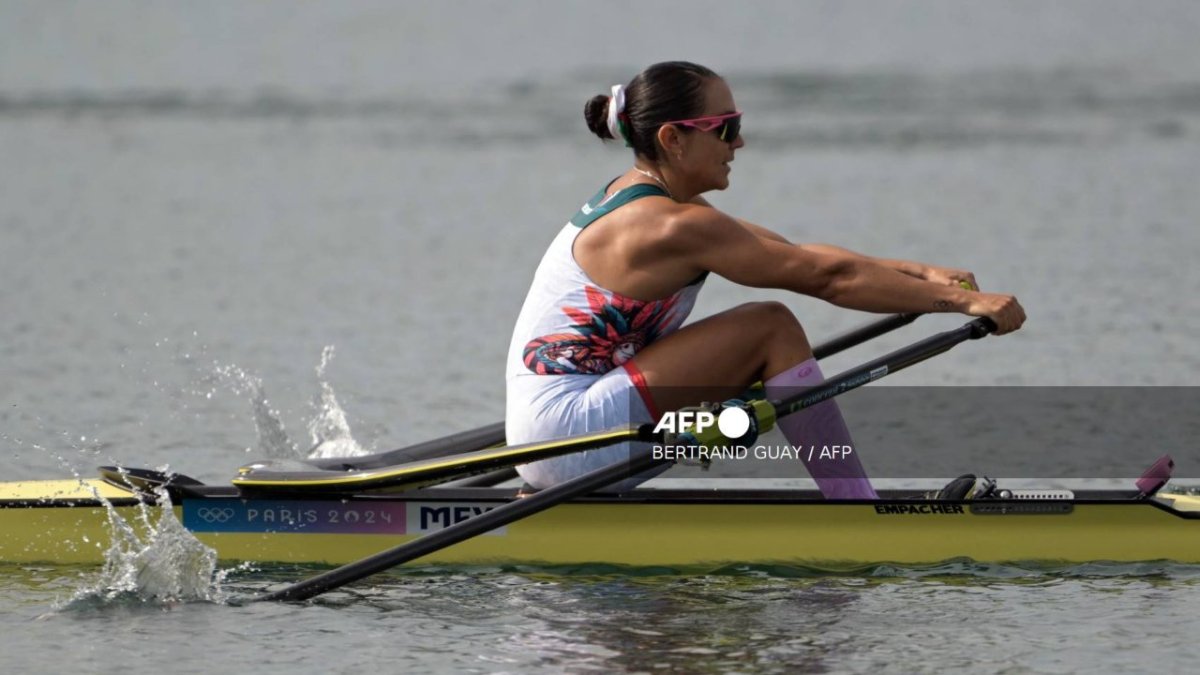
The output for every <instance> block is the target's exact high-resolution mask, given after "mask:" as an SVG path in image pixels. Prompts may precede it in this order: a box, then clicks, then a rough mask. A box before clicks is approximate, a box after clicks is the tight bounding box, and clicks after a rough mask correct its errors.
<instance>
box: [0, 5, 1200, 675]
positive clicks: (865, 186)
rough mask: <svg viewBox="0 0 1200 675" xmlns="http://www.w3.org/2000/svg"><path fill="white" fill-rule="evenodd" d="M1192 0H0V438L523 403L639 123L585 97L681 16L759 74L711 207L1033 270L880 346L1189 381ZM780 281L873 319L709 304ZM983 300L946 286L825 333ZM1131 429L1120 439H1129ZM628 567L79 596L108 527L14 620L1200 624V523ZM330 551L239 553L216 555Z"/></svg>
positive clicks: (58, 650)
mask: <svg viewBox="0 0 1200 675" xmlns="http://www.w3.org/2000/svg"><path fill="white" fill-rule="evenodd" d="M635 16H636V17H637V20H636V21H635V20H634V19H633V17H635ZM1197 29H1200V7H1197V6H1196V5H1195V4H1193V3H1187V2H1150V3H1138V4H1136V5H1134V4H1131V3H1122V2H1109V1H1100V2H1095V1H1088V2H1059V3H1053V4H1048V3H1036V2H1013V3H984V2H949V1H947V2H920V3H915V4H905V5H899V4H894V3H886V2H865V3H855V4H853V5H852V6H846V5H843V4H841V3H819V2H799V3H794V2H761V3H754V4H752V5H748V6H745V7H742V6H737V7H735V6H732V5H729V4H728V3H715V2H688V3H675V2H662V3H632V2H609V3H605V4H604V5H598V4H596V3H585V2H560V3H533V2H518V3H509V4H506V5H504V7H503V11H501V9H500V7H499V6H498V5H495V4H491V3H483V2H465V3H452V4H450V3H447V4H435V3H423V4H416V3H411V4H402V5H397V4H393V3H386V2H377V3H369V2H348V3H337V4H336V5H334V4H327V5H303V6H295V5H294V4H293V3H289V2H260V3H254V4H253V5H246V4H244V3H234V2H230V3H206V4H205V5H203V6H200V5H193V4H191V3H183V2H166V3H158V4H155V5H144V4H142V3H135V2H115V3H105V4H104V5H92V4H83V3H80V4H62V5H59V4H53V5H52V4H47V3H37V2H27V3H6V4H4V5H3V6H0V173H2V175H3V177H4V178H3V180H0V306H2V307H3V308H4V310H5V314H6V320H5V321H4V322H3V323H2V324H0V449H2V450H3V452H4V456H5V457H6V458H7V459H6V462H5V469H6V471H7V473H8V475H9V476H10V477H13V478H36V477H57V476H63V475H68V473H67V472H68V471H75V472H79V473H81V474H83V475H90V474H91V472H92V471H93V467H95V466H96V465H98V464H108V463H114V462H119V463H124V464H127V465H131V466H147V467H161V466H165V465H169V466H170V467H171V468H172V469H174V470H177V471H181V472H184V473H187V474H189V475H192V476H195V477H197V478H200V479H203V480H206V481H214V482H219V481H226V480H228V478H229V477H230V475H231V474H232V471H233V469H234V468H235V467H236V466H238V465H240V464H243V463H245V462H247V461H249V460H251V459H256V458H259V457H262V456H266V455H275V456H279V455H292V456H299V455H302V454H304V453H305V452H306V451H307V450H308V449H309V448H310V447H311V446H313V445H314V444H316V443H317V442H321V441H326V442H336V443H338V444H341V445H340V447H343V448H345V449H347V450H349V451H378V450H386V449H390V448H393V447H398V446H402V445H405V444H407V443H410V442H416V441H420V440H423V439H426V438H431V437H434V436H437V435H441V434H444V433H448V432H450V431H454V430H461V429H467V428H472V427H475V426H479V425H482V424H487V423H489V422H492V421H495V420H498V419H501V418H502V417H503V408H504V401H503V392H504V389H503V359H504V355H505V351H506V348H507V344H508V338H509V331H510V330H511V328H512V323H513V321H514V319H515V316H516V312H517V310H518V309H519V307H520V304H521V301H522V299H523V295H524V292H525V290H526V288H527V287H528V284H529V281H530V278H531V276H532V272H533V269H534V266H535V265H536V263H537V261H538V259H539V258H540V257H541V255H542V252H543V250H544V248H545V246H546V245H547V244H548V243H549V241H550V239H551V237H552V236H553V235H554V233H556V232H557V230H558V228H559V227H561V225H562V223H563V222H565V220H566V219H567V218H569V217H570V216H571V215H572V214H573V213H574V211H575V210H576V209H577V207H578V205H579V204H580V203H582V201H583V200H585V199H586V198H588V197H589V196H590V195H592V194H593V193H594V192H595V190H596V189H597V188H598V187H599V186H600V185H602V184H603V183H604V182H605V181H606V180H608V179H609V178H611V177H612V176H613V175H616V174H617V173H619V172H621V171H623V170H624V168H625V167H626V166H627V165H628V163H629V157H628V155H627V154H626V151H625V150H624V149H623V148H620V147H618V146H616V145H614V144H609V145H607V146H606V145H603V144H601V143H599V142H597V139H595V138H594V137H593V136H591V135H590V134H589V133H588V132H587V130H586V128H585V126H584V125H583V121H582V115H581V114H580V113H581V110H582V103H583V102H584V101H585V100H586V99H587V98H589V97H590V96H592V95H595V94H598V93H602V92H605V91H607V89H608V87H609V86H610V85H611V84H613V83H616V82H626V81H628V80H629V79H630V78H631V77H632V76H633V75H634V74H635V73H636V72H637V71H638V70H639V69H640V68H642V67H644V66H645V65H647V64H649V63H651V62H654V61H658V60H665V59H678V58H683V59H689V60H694V61H698V62H701V63H704V64H706V65H709V66H711V67H713V68H714V69H716V70H717V71H718V72H721V73H722V74H723V75H725V76H726V78H727V79H728V81H729V82H730V84H731V86H732V88H733V91H734V95H735V97H736V99H737V102H738V105H739V107H740V108H741V109H743V110H745V111H746V118H745V126H744V134H745V138H746V141H747V144H746V147H745V148H744V149H742V150H740V151H739V152H738V158H737V162H736V163H735V164H734V165H733V166H734V171H733V174H732V187H731V188H730V189H729V190H728V191H726V192H724V193H721V194H717V195H713V196H712V201H713V202H714V203H715V204H716V205H717V206H719V207H720V208H722V209H725V210H727V211H729V212H731V213H735V214H738V215H740V216H743V217H746V218H748V219H750V220H754V221H756V222H760V223H763V224H766V225H768V226H770V227H772V228H774V229H777V230H779V231H780V232H782V233H784V234H786V235H788V236H790V237H792V238H793V239H796V240H800V241H820V242H830V243H835V244H839V245H842V246H846V247H849V248H853V249H857V250H862V251H864V252H867V253H871V254H876V255H881V256H887V257H899V258H912V259H918V260H925V261H928V262H936V263H941V264H945V265H952V266H958V267H964V268H967V269H970V270H972V271H974V272H975V273H976V276H977V278H978V279H979V281H980V283H981V285H982V286H983V287H984V288H985V289H988V290H997V291H1005V292H1011V293H1015V294H1016V295H1018V297H1019V298H1020V299H1021V301H1022V303H1023V304H1024V305H1025V307H1026V309H1027V310H1028V314H1029V322H1028V324H1027V326H1026V328H1025V329H1024V330H1022V331H1020V332H1019V333H1017V334H1014V335H1013V336H1011V337H1003V338H998V339H987V340H984V341H981V342H977V343H971V344H969V345H963V346H961V347H959V348H957V349H956V350H955V351H953V352H951V353H948V354H945V355H942V356H939V357H937V358H936V359H934V360H932V361H929V362H928V363H925V364H922V365H920V366H917V367H915V368H912V369H910V370H908V371H906V372H905V373H903V374H901V375H897V376H896V377H895V378H894V380H893V381H890V382H887V383H886V384H888V385H904V386H906V387H907V386H913V387H915V386H942V387H952V386H971V387H992V386H996V385H1004V386H1010V387H1020V386H1024V387H1031V386H1038V387H1049V386H1056V387H1057V386H1063V387H1094V388H1101V387H1104V388H1108V387H1126V386H1130V385H1138V386H1144V387H1167V386H1174V387H1191V386H1194V385H1196V384H1197V383H1200V350H1197V349H1196V347H1195V337H1194V336H1195V335H1196V334H1197V332H1198V331H1200V312H1197V311H1196V310H1197V308H1198V306H1197V303H1196V300H1195V298H1197V297H1200V268H1198V267H1197V266H1196V265H1195V264H1194V259H1195V257H1196V255H1197V253H1198V252H1200V228H1197V223H1198V222H1200V191H1197V190H1196V187H1195V186H1196V176H1198V175H1200V47H1198V46H1197V42H1196V40H1195V35H1196V34H1197ZM758 299H776V300H780V301H783V302H785V303H786V304H787V305H788V306H789V307H791V308H792V309H793V310H794V311H795V312H796V314H797V316H799V317H800V318H801V320H802V321H803V322H804V323H805V326H806V328H807V330H808V332H809V334H810V335H811V336H813V337H814V338H816V339H818V340H819V339H820V338H821V337H823V336H828V335H831V334H834V333H836V332H838V331H841V330H844V329H846V328H849V327H852V326H855V325H858V324H860V323H862V322H863V321H864V320H866V319H868V318H869V317H868V316H866V315H863V314H860V313H856V312H849V311H845V310H839V309H837V308H833V307H830V306H828V305H824V304H822V303H820V302H819V301H816V300H813V299H810V298H803V297H796V296H790V295H787V294H784V293H778V292H765V291H755V290H752V289H745V288H740V287H736V286H734V285H732V284H729V283H727V282H724V281H721V280H713V281H711V282H710V283H709V284H708V285H707V287H706V289H705V291H704V293H703V294H702V296H701V301H700V303H699V304H698V306H697V310H696V314H695V316H704V315H707V314H711V313H714V312H717V311H721V310H722V309H724V308H727V307H729V306H732V305H735V304H738V303H741V302H747V301H751V300H758ZM962 321H963V319H962V318H961V317H953V316H939V317H926V318H923V319H921V320H920V321H918V322H916V323H915V324H914V325H912V326H910V327H908V328H905V329H903V330H901V331H898V332H897V333H895V334H892V335H888V336H886V337H884V338H880V339H878V340H876V341H874V342H872V343H871V344H870V345H868V346H864V347H860V348H858V349H856V350H854V351H852V352H849V353H847V354H844V355H839V356H837V357H835V358H833V359H830V361H829V364H828V365H827V366H825V367H824V368H825V371H826V372H827V373H832V372H837V371H839V370H841V369H843V368H846V367H850V366H852V365H854V364H856V363H859V362H862V361H863V360H865V359H867V358H870V357H873V356H875V355H878V354H882V353H884V352H885V351H888V350H890V349H894V348H896V347H899V346H901V345H904V344H907V343H909V342H912V341H915V340H917V339H919V338H921V337H924V336H925V335H928V334H931V333H932V332H935V331H937V330H943V329H946V328H949V327H953V326H956V325H959V324H960V323H962ZM929 414H930V416H931V417H935V416H936V411H930V412H929ZM1048 414H1054V413H1053V412H1051V413H1048ZM340 415H344V419H343V418H342V417H341V416H340ZM910 424H913V422H911V421H910ZM1126 431H1127V430H1126ZM864 433H866V432H864ZM1155 433H1156V432H1155V429H1154V428H1147V429H1145V433H1144V434H1143V440H1142V442H1140V443H1135V442H1132V441H1131V443H1130V445H1135V446H1136V447H1130V448H1128V452H1127V453H1125V454H1122V455H1121V459H1122V460H1123V461H1124V460H1127V461H1130V462H1131V463H1132V464H1134V465H1142V464H1145V465H1148V464H1149V463H1150V462H1151V461H1153V459H1154V458H1155V457H1156V456H1157V455H1158V454H1160V453H1161V452H1172V453H1174V454H1175V457H1176V459H1177V460H1179V462H1180V473H1181V474H1183V475H1193V476H1194V475H1197V474H1196V472H1197V471H1198V470H1200V456H1198V455H1200V453H1197V451H1196V450H1194V448H1192V447H1190V446H1189V445H1188V444H1187V443H1186V438H1184V439H1180V438H1179V437H1177V436H1174V435H1172V436H1168V437H1164V438H1160V437H1158V436H1156V435H1155ZM927 452H928V453H929V459H930V461H931V462H934V461H936V465H937V466H938V467H943V466H945V465H946V464H947V463H949V462H948V460H950V459H952V458H954V457H955V454H954V452H955V448H954V447H937V448H929V449H927ZM1105 452H1106V453H1107V455H1106V456H1103V457H1097V458H1095V462H1094V463H1095V464H1100V465H1107V463H1109V462H1110V461H1112V460H1114V459H1115V457H1116V456H1117V455H1118V454H1121V453H1120V450H1119V449H1115V450H1114V449H1109V450H1106V451H1105ZM974 457H975V456H974V455H973V456H972V460H971V461H977V460H975V459H974ZM921 459H922V458H921V457H917V456H914V457H911V458H910V459H909V462H910V463H912V464H920V462H921ZM1077 459H1078V457H1077ZM1143 459H1144V461H1143ZM866 461H867V463H868V465H870V458H869V457H868V458H866ZM961 470H962V471H975V470H982V469H979V468H977V467H976V466H974V465H972V466H962V467H961ZM1189 471H1190V472H1192V473H1190V474H1189V473H1188V472H1189ZM943 472H944V470H943V469H941V468H939V470H938V472H935V473H933V474H932V475H942V473H943ZM680 475H684V474H683V473H681V474H680ZM913 475H918V474H913ZM1092 475H1093V476H1096V477H1109V476H1108V474H1105V473H1100V472H1097V473H1096V474H1092ZM635 572H636V571H624V572H621V573H614V572H612V571H606V570H599V571H596V573H594V574H593V573H589V572H583V573H580V572H578V571H576V572H575V573H572V574H566V573H564V572H563V571H562V570H544V569H529V570H524V569H486V570H444V569H443V570H433V569H429V568H418V569H417V570H415V571H409V572H404V573H400V574H396V575H392V576H388V577H385V578H383V579H382V580H379V581H376V582H374V583H369V584H366V585H364V586H361V587H355V588H353V589H351V590H348V591H346V592H344V593H339V594H336V595H334V596H331V597H329V598H326V599H324V600H321V601H319V602H316V603H314V604H312V605H305V606H300V605H262V606H258V605H253V606H245V607H234V606H230V605H228V604H222V603H214V602H190V603H179V604H171V605H163V604H162V603H159V602H140V601H121V600H115V601H107V602H105V601H94V602H92V603H91V604H88V602H86V601H85V602H76V603H71V602H70V599H71V598H72V597H75V596H77V595H79V594H80V593H81V591H82V589H85V588H87V587H88V586H89V584H92V583H94V582H95V576H96V574H97V570H94V569H76V568H58V567H11V566H10V567H4V568H2V569H0V607H3V609H4V611H3V613H2V617H3V618H2V619H0V622H2V625H3V630H2V631H0V651H2V653H3V654H4V655H5V663H6V666H5V667H6V668H11V669H13V670H14V671H17V670H18V669H24V670H26V671H31V672H60V671H63V670H66V669H68V668H78V669H80V670H82V671H84V672H115V671H117V670H122V671H124V672H128V671H129V670H132V671H135V672H137V671H150V670H161V669H163V668H168V667H169V668H172V669H174V670H177V671H180V672H199V671H201V670H204V669H206V668H209V667H211V665H212V654H214V653H217V652H218V651H219V652H220V653H221V654H222V655H223V656H224V657H227V658H228V660H229V663H231V664H245V666H247V667H253V668H255V669H256V671H260V672H283V671H284V670H287V671H288V672H306V673H307V672H311V673H323V672H351V671H353V672H361V671H363V670H364V669H372V668H373V669H381V668H385V669H389V670H398V669H411V670H456V671H473V672H531V671H545V672H557V671H560V670H563V669H566V670H572V671H582V670H597V671H613V670H636V671H669V670H677V671H682V672H708V671H712V672H729V671H795V670H798V669H801V670H803V669H806V670H810V671H819V672H849V671H862V670H868V669H870V670H883V671H891V672H914V671H930V672H936V671H945V670H950V669H954V670H958V669H965V668H971V669H972V670H975V671H978V672H1026V671H1038V672H1076V671H1085V670H1087V671H1122V670H1129V669H1138V668H1144V667H1145V666H1144V665H1142V664H1146V663H1150V662H1151V661H1153V662H1154V663H1155V664H1156V666H1158V667H1161V668H1166V669H1168V670H1181V669H1182V668H1184V667H1187V666H1190V665H1191V664H1192V663H1194V660H1195V657H1196V655H1197V654H1196V650H1195V649H1194V648H1193V647H1192V646H1190V645H1191V640H1190V636H1191V635H1192V634H1193V633H1194V631H1195V628H1196V627H1197V625H1196V624H1197V622H1196V619H1195V609H1194V608H1195V605H1196V598H1195V594H1196V578H1197V570H1196V569H1195V568H1191V567H1186V566H1176V565H1170V564H1165V563H1152V564H1147V565H1143V566H1104V565H1100V566H1095V567H1092V566H1085V567H1082V568H1069V569H1042V568H1034V569H1027V568H1025V567H1022V566H1014V567H1004V566H977V565H972V564H970V563H965V562H952V563H947V564H946V565H943V566H939V567H937V568H934V569H928V570H926V569H898V568H897V569H893V568H890V567H879V568H872V569H868V570H864V571H862V573H861V574H854V575H834V576H830V575H819V574H814V573H812V572H809V571H804V570H795V569H760V568H744V569H741V568H739V569H729V570H722V571H719V573H715V574H710V573H700V572H693V573H688V574H676V575H661V574H654V573H635ZM303 573H304V571H302V570H263V571H257V572H248V571H232V572H230V574H229V576H228V578H227V579H226V580H225V582H224V588H225V589H226V590H225V592H227V593H228V594H231V595H236V594H238V593H242V592H249V591H253V590H257V589H260V588H264V587H266V586H267V585H269V584H270V583H272V582H274V581H278V580H279V579H283V578H298V577H299V576H301V575H302V574H303Z"/></svg>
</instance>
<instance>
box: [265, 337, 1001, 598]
mask: <svg viewBox="0 0 1200 675" xmlns="http://www.w3.org/2000/svg"><path fill="white" fill-rule="evenodd" d="M995 329H996V325H995V324H994V323H993V322H992V321H991V320H990V319H975V320H974V321H971V322H969V323H967V324H965V325H963V326H962V327H960V328H957V329H954V330H951V331H946V332H944V333H939V334H938V335H934V336H933V337H930V338H926V339H925V340H921V341H920V342H917V343H915V344H912V345H909V346H908V347H905V348H903V349H899V350H896V351H894V352H892V353H891V354H888V355H887V356H884V357H882V358H879V359H876V360H874V361H871V362H869V363H866V364H864V365H862V366H859V367H857V368H853V369H851V370H848V371H846V372H845V373H842V374H841V375H838V376H837V377H835V378H833V379H831V380H828V381H827V382H825V383H824V384H822V385H820V386H817V387H813V388H811V389H808V390H806V391H805V392H803V393H801V394H798V395H796V396H793V397H790V398H788V399H785V400H783V401H779V402H778V403H773V404H769V405H767V406H765V407H766V410H762V407H759V406H756V407H755V412H756V414H757V413H758V412H759V411H760V410H762V412H763V414H762V415H761V416H760V417H759V424H760V428H761V429H762V430H764V431H765V430H767V429H769V428H770V426H771V425H772V424H773V422H774V420H775V419H776V418H777V417H782V416H784V415H788V414H790V413H793V412H796V411H798V410H801V409H803V408H806V407H808V406H811V405H815V404H816V403H819V402H821V401H824V400H826V399H830V398H833V397H834V396H838V395H839V394H842V393H844V392H847V391H850V390H851V389H856V388H858V387H861V386H862V385H864V384H867V383H868V382H873V381H875V380H878V379H880V378H882V377H885V376H887V375H889V374H891V373H895V372H898V371H900V370H903V369H904V368H907V367H909V366H911V365H913V364H916V363H920V362H921V361H924V360H925V359H928V358H931V357H933V356H936V355H938V354H941V353H942V352H945V351H947V350H948V349H950V348H952V347H954V346H955V345H957V344H959V343H961V342H964V341H966V340H975V339H979V338H982V337H984V336H985V335H987V334H988V333H991V332H992V331H994V330H995ZM653 428H654V425H652V424H644V425H642V426H641V427H640V428H638V429H637V433H636V438H637V440H642V441H647V442H651V443H663V442H664V441H665V439H664V437H663V434H662V433H661V432H655V431H654V430H653ZM710 429H717V427H716V425H713V426H712V427H710ZM615 435H616V436H618V437H619V438H618V439H617V440H615V441H614V442H619V441H620V440H629V434H626V433H616V434H615ZM590 436H592V437H591V438H588V439H587V441H585V442H584V445H586V446H588V447H593V445H592V443H591V442H589V441H593V442H594V440H595V439H594V435H590ZM714 440H717V441H720V440H723V439H722V438H721V437H720V436H719V432H716V438H715V439H714ZM573 442H576V441H575V440H574V439H565V440H563V441H561V443H563V444H570V443H573ZM702 442H705V441H702ZM671 463H673V462H672V460H669V459H660V458H658V457H656V456H655V454H654V452H653V448H647V449H643V450H641V451H638V452H635V453H634V454H633V455H632V456H631V457H630V459H629V460H628V461H622V462H617V463H615V464H612V465H610V466H607V467H604V468H602V469H597V470H595V471H592V472H590V473H587V474H584V475H582V476H579V477H578V478H575V479H573V480H569V481H567V482H565V483H561V484H559V485H556V486H554V487H552V488H549V489H547V490H543V491H541V492H538V493H536V494H534V495H532V496H529V497H525V498H523V499H516V500H513V501H511V502H509V503H507V504H505V505H503V506H499V507H497V508H495V509H492V510H491V511H488V512H487V513H484V514H481V515H479V516H476V517H474V518H471V519H469V520H465V521H463V522H461V523H458V524H455V525H451V526H450V527H447V528H446V529H443V530H439V531H437V532H434V533H433V534H428V535H426V536H424V537H421V538H420V539H417V540H416V541H412V542H408V543H406V544H401V545H400V546H397V547H395V548H392V549H389V550H387V551H383V552H380V553H377V554H375V555H373V556H370V557H368V558H364V559H362V560H359V561H357V562H354V563H350V564H349V565H344V566H342V567H338V568H336V569H333V570H329V571H328V572H324V573H322V574H318V575H317V576H314V577H311V578H309V579H306V580H304V581H301V582H298V583H295V584H292V585H291V586H287V587H286V588H283V589H280V590H278V591H273V592H271V593H267V594H265V595H262V596H259V597H258V598H255V600H307V599H309V598H312V597H315V596H317V595H320V594H321V593H324V592H326V591H330V590H333V589H335V588H340V587H342V586H345V585H346V584H349V583H352V582H354V581H358V580H359V579H362V578H364V577H368V576H370V575H372V574H376V573H378V572H382V571H384V570H387V569H391V568H392V567H395V566H397V565H401V564H403V563H406V562H409V561H411V560H414V559H416V558H420V557H423V556H426V555H429V554H431V553H435V552H437V551H440V550H441V549H443V548H446V547H448V546H452V545H454V544H457V543H459V542H462V541H465V540H467V539H470V538H472V537H475V536H478V535H480V534H483V533H484V532H488V531H490V530H493V529H495V528H497V527H501V526H503V525H508V524H509V523H512V522H514V521H517V520H520V519H522V518H526V517H529V516H531V515H533V514H535V513H539V512H541V511H544V510H546V509H548V508H551V507H553V506H556V505H558V504H561V503H563V502H566V501H570V500H572V499H574V498H576V497H581V496H583V495H586V494H588V493H591V492H594V491H596V490H598V489H600V488H603V487H605V486H607V485H611V484H613V483H616V482H619V481H621V480H624V479H626V478H629V477H631V476H635V475H637V474H640V473H642V472H643V471H647V470H650V469H653V468H656V467H659V466H662V465H664V464H671Z"/></svg>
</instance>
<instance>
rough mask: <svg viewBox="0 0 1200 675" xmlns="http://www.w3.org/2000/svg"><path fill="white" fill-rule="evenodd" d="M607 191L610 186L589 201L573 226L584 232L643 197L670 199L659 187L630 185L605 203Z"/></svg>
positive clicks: (576, 215) (573, 222)
mask: <svg viewBox="0 0 1200 675" xmlns="http://www.w3.org/2000/svg"><path fill="white" fill-rule="evenodd" d="M609 185H612V183H609ZM607 189H608V186H605V187H604V188H603V189H601V190H600V191H599V192H597V193H596V195H595V196H594V197H592V198H591V199H589V200H588V203H586V204H584V205H583V208H581V209H579V212H578V213H576V214H575V217H574V218H571V224H572V225H574V226H575V227H578V228H579V229H581V230H582V229H583V228H585V227H587V226H588V225H591V224H592V223H593V222H595V221H596V219H597V218H600V217H601V216H604V215H607V214H608V213H611V212H612V211H613V210H615V209H617V208H619V207H621V206H624V205H626V204H628V203H629V202H631V201H634V200H635V199H641V198H642V197H670V195H668V194H667V191H666V190H664V189H662V188H661V187H659V186H657V185H650V184H648V183H638V184H637V185H630V186H629V187H627V188H622V189H621V190H618V191H617V192H614V193H613V195H612V197H610V198H609V199H608V201H604V192H605V190H607Z"/></svg>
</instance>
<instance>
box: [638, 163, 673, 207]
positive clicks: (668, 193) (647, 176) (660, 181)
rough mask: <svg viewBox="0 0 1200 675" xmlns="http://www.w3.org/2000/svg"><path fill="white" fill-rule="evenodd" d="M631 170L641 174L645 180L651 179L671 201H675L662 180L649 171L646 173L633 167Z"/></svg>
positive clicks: (669, 189)
mask: <svg viewBox="0 0 1200 675" xmlns="http://www.w3.org/2000/svg"><path fill="white" fill-rule="evenodd" d="M633 170H634V171H636V172H638V173H640V174H642V175H643V176H645V177H646V178H650V179H653V180H654V182H655V183H658V184H659V185H661V186H662V189H663V190H665V191H666V193H667V196H668V197H670V198H671V199H675V195H673V194H671V188H669V187H667V184H666V183H665V182H663V179H661V178H659V177H658V176H655V175H654V174H652V173H650V172H649V171H646V170H644V169H639V168H637V167H636V166H635V167H633Z"/></svg>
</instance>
